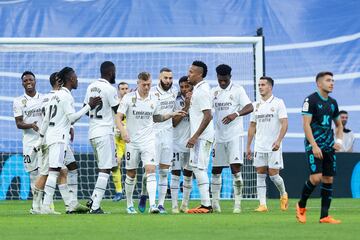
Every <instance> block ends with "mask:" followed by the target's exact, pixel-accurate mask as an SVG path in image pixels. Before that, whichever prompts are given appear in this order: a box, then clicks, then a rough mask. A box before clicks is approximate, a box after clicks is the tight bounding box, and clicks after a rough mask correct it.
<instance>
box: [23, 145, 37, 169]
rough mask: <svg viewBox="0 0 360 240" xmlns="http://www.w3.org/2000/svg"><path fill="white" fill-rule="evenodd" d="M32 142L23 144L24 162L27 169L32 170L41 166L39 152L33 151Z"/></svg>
mask: <svg viewBox="0 0 360 240" xmlns="http://www.w3.org/2000/svg"><path fill="white" fill-rule="evenodd" d="M32 149H33V146H32V144H28V145H25V144H24V146H23V162H24V167H25V171H27V172H31V171H34V170H35V169H37V168H38V167H39V152H35V151H32Z"/></svg>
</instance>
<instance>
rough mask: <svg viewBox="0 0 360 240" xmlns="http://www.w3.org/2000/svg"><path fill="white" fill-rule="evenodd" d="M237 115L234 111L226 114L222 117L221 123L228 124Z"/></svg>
mask: <svg viewBox="0 0 360 240" xmlns="http://www.w3.org/2000/svg"><path fill="white" fill-rule="evenodd" d="M237 116H238V115H237V114H236V113H232V114H229V115H227V116H226V117H224V118H223V120H222V123H223V124H229V123H231V122H232V121H234V119H235V118H236V117H237Z"/></svg>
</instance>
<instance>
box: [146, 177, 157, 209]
mask: <svg viewBox="0 0 360 240" xmlns="http://www.w3.org/2000/svg"><path fill="white" fill-rule="evenodd" d="M146 188H147V191H148V194H149V204H150V206H152V205H154V204H155V198H156V175H155V173H149V174H147V175H146Z"/></svg>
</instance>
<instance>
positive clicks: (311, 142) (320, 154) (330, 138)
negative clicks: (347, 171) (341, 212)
mask: <svg viewBox="0 0 360 240" xmlns="http://www.w3.org/2000/svg"><path fill="white" fill-rule="evenodd" d="M316 84H317V87H318V90H317V91H316V92H315V93H313V94H311V95H309V96H308V97H307V98H306V99H305V101H304V103H303V107H302V115H303V127H304V132H305V151H306V157H307V160H308V162H309V167H310V177H309V180H307V181H306V182H305V185H304V187H303V190H302V193H301V199H300V201H299V202H298V203H297V205H296V218H297V220H298V221H299V222H300V223H305V222H306V208H305V207H306V202H307V199H308V198H309V197H310V195H311V193H312V192H313V190H314V189H315V187H316V186H317V185H318V184H320V183H322V184H321V215H320V223H332V224H338V223H340V221H339V220H336V219H334V218H332V217H331V216H329V215H328V212H329V208H330V203H331V199H332V188H333V186H332V184H333V179H334V176H335V173H336V156H335V150H339V149H340V148H341V145H342V138H343V126H342V123H341V120H340V118H339V108H338V105H337V102H336V100H335V99H333V98H331V97H330V96H329V94H330V93H331V92H332V90H333V88H334V79H333V74H332V73H331V72H320V73H318V74H317V76H316ZM332 121H334V123H335V125H336V128H337V129H336V139H337V140H336V142H335V141H334V132H333V130H332V128H331V122H332Z"/></svg>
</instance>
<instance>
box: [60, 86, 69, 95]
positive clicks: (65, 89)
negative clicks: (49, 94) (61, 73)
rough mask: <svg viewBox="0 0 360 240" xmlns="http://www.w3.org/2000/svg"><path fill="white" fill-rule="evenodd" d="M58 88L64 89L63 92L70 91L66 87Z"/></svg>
mask: <svg viewBox="0 0 360 240" xmlns="http://www.w3.org/2000/svg"><path fill="white" fill-rule="evenodd" d="M60 90H64V91H65V92H67V93H69V94H71V92H70V91H69V89H67V88H66V87H61V89H60Z"/></svg>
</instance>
